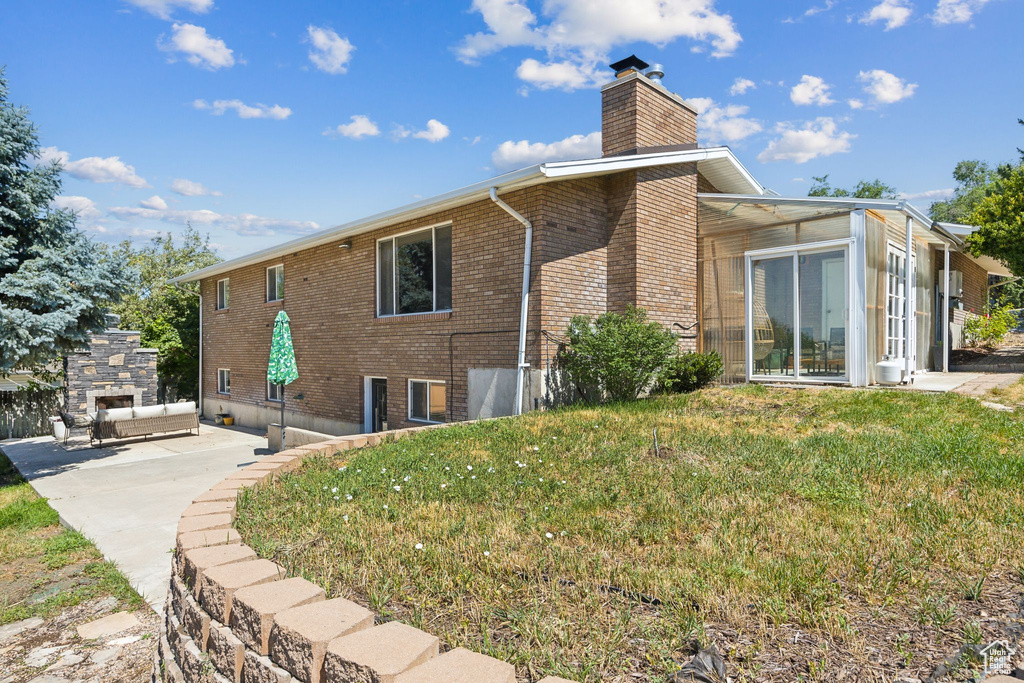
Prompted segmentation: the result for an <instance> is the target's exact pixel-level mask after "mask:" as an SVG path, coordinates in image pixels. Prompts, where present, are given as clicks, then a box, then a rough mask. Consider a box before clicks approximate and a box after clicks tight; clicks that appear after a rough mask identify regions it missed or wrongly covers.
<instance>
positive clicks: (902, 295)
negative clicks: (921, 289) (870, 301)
mask: <svg viewBox="0 0 1024 683" xmlns="http://www.w3.org/2000/svg"><path fill="white" fill-rule="evenodd" d="M915 260H916V258H915V256H914V255H911V264H912V265H913V262H914V261H915ZM906 320H907V253H906V251H905V250H904V249H901V248H899V247H898V246H896V245H895V244H893V243H892V242H889V244H888V248H887V249H886V254H885V355H886V356H887V357H888V358H903V357H904V355H905V352H904V341H905V339H906V331H907V327H906Z"/></svg>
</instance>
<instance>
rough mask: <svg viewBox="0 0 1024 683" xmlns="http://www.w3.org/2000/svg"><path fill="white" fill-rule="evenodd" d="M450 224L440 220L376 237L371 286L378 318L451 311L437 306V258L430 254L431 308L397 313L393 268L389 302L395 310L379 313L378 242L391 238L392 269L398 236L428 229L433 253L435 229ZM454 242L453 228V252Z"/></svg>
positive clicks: (396, 256)
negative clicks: (432, 280)
mask: <svg viewBox="0 0 1024 683" xmlns="http://www.w3.org/2000/svg"><path fill="white" fill-rule="evenodd" d="M451 225H452V222H451V221H442V222H441V223H435V224H434V225H425V226H423V227H420V228H415V229H413V230H406V231H405V232H398V233H395V234H394V235H388V236H387V237H381V238H380V239H378V240H377V241H376V242H375V243H374V251H373V258H374V262H375V263H376V268H375V271H374V273H375V275H376V277H375V279H374V284H373V286H374V289H375V290H376V297H375V300H376V302H377V317H378V318H397V317H401V316H407V315H430V314H431V313H451V310H452V309H451V308H450V307H449V308H440V309H439V308H438V307H437V258H436V256H432V257H431V268H432V269H433V279H434V290H433V291H432V292H431V296H432V298H433V301H432V302H431V310H429V311H421V312H419V313H398V279H397V278H398V271H397V270H393V273H392V274H393V276H394V277H393V278H392V279H393V282H392V286H391V296H392V299H393V301H392V302H391V310H393V311H395V312H394V313H381V312H380V243H381V242H387V241H388V240H391V267H392V269H394V268H395V264H396V263H398V252H397V246H396V245H397V244H398V238H399V237H403V236H405V235H411V234H413V233H416V232H426V231H427V230H429V231H430V253H431V254H432V255H433V254H436V253H437V229H438V228H447V227H451ZM454 244H455V232H454V230H453V231H452V251H453V252H454V249H455V248H454ZM453 260H454V259H453ZM454 267H455V266H454V263H453V264H452V268H453V270H454ZM454 288H455V273H454V272H453V273H452V289H454Z"/></svg>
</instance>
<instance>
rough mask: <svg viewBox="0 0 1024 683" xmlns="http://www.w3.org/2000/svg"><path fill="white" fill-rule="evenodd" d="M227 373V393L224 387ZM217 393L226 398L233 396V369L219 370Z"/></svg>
mask: <svg viewBox="0 0 1024 683" xmlns="http://www.w3.org/2000/svg"><path fill="white" fill-rule="evenodd" d="M225 372H226V373H227V375H226V377H227V380H228V381H227V387H226V388H227V391H225V390H224V389H225V386H224V377H225V375H224V373H225ZM217 393H218V394H223V395H225V396H230V395H231V368H217Z"/></svg>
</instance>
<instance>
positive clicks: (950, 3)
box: [932, 0, 988, 24]
mask: <svg viewBox="0 0 1024 683" xmlns="http://www.w3.org/2000/svg"><path fill="white" fill-rule="evenodd" d="M987 4H988V0H939V4H938V5H936V6H935V12H934V13H933V14H932V21H933V22H935V23H936V24H966V23H967V22H968V21H970V20H971V19H972V18H973V17H974V14H975V13H976V12H980V11H981V10H982V8H983V7H984V6H985V5H987Z"/></svg>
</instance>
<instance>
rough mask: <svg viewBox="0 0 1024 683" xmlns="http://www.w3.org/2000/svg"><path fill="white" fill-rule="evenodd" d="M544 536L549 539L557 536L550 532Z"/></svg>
mask: <svg viewBox="0 0 1024 683" xmlns="http://www.w3.org/2000/svg"><path fill="white" fill-rule="evenodd" d="M544 535H545V536H547V537H548V538H554V537H555V535H554V534H553V533H551V532H550V531H549V532H547V533H546V534H544Z"/></svg>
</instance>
